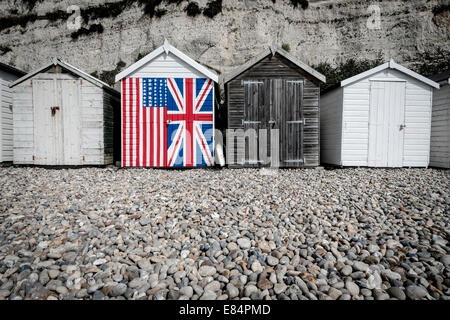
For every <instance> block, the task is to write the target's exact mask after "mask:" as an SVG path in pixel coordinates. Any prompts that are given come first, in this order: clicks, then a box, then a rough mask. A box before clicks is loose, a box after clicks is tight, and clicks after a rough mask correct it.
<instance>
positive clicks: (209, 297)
mask: <svg viewBox="0 0 450 320" xmlns="http://www.w3.org/2000/svg"><path fill="white" fill-rule="evenodd" d="M216 298H217V295H216V293H215V292H212V291H205V292H203V295H202V296H201V297H200V300H216Z"/></svg>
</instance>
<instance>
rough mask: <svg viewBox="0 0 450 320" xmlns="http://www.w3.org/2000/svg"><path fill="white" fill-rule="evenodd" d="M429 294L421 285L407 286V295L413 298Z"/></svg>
mask: <svg viewBox="0 0 450 320" xmlns="http://www.w3.org/2000/svg"><path fill="white" fill-rule="evenodd" d="M427 295H428V292H427V290H425V289H424V288H422V287H419V286H408V287H406V296H407V297H408V298H410V299H411V300H415V299H421V298H424V297H426V296H427Z"/></svg>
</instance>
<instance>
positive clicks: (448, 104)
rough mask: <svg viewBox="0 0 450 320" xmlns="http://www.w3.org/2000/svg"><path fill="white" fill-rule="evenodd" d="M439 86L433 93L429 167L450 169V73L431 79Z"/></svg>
mask: <svg viewBox="0 0 450 320" xmlns="http://www.w3.org/2000/svg"><path fill="white" fill-rule="evenodd" d="M431 80H434V81H436V82H437V83H439V84H440V89H439V90H438V89H435V90H434V92H433V112H432V116H431V150H430V166H432V167H440V168H447V169H448V168H450V71H447V72H444V73H441V74H438V75H436V76H434V77H431Z"/></svg>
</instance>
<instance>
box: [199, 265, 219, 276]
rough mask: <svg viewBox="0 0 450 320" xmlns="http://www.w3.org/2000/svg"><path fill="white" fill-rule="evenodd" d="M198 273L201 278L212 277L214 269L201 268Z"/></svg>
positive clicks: (208, 267) (210, 267) (209, 267)
mask: <svg viewBox="0 0 450 320" xmlns="http://www.w3.org/2000/svg"><path fill="white" fill-rule="evenodd" d="M198 273H199V274H200V275H201V276H202V277H208V276H212V275H214V274H215V273H216V268H214V267H212V266H201V267H200V269H199V270H198Z"/></svg>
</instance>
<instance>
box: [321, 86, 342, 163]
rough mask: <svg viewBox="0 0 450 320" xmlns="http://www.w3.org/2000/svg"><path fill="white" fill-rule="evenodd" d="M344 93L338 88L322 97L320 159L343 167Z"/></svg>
mask: <svg viewBox="0 0 450 320" xmlns="http://www.w3.org/2000/svg"><path fill="white" fill-rule="evenodd" d="M342 93H343V89H342V88H338V89H335V90H332V91H330V92H328V93H326V94H325V95H323V96H321V97H320V157H321V162H322V163H325V164H334V165H341V146H342V144H341V141H342V139H341V138H342Z"/></svg>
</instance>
